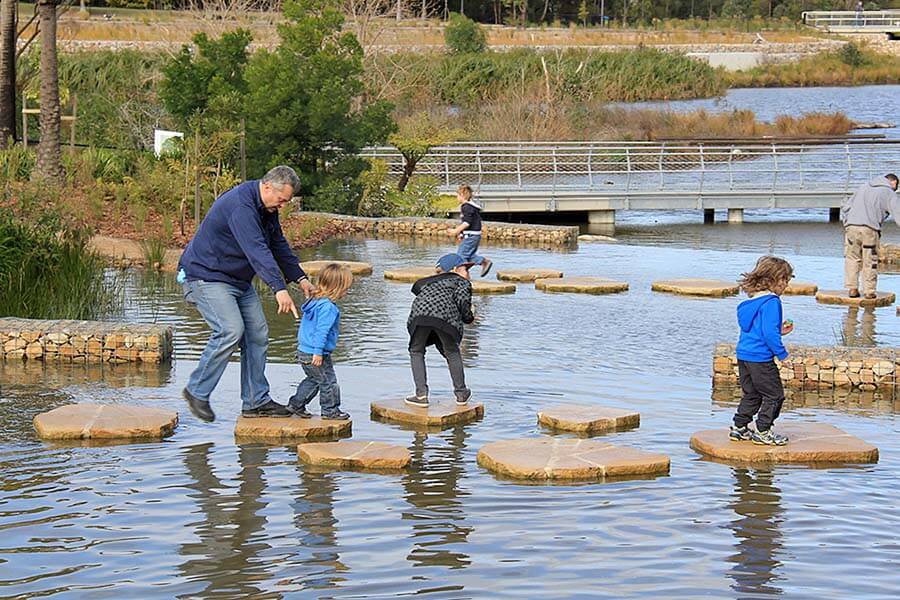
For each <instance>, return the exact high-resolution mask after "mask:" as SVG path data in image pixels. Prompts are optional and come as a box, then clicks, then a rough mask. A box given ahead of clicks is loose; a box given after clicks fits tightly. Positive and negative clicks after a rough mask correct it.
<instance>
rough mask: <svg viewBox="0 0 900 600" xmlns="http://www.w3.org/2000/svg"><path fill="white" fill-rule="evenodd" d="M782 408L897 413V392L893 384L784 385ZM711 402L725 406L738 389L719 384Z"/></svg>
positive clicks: (738, 396) (736, 399)
mask: <svg viewBox="0 0 900 600" xmlns="http://www.w3.org/2000/svg"><path fill="white" fill-rule="evenodd" d="M784 398H785V400H784V410H797V409H803V408H825V409H831V410H837V411H841V412H845V413H851V414H871V413H888V414H889V413H900V395H898V394H896V393H895V391H894V388H893V387H887V388H882V389H878V390H871V391H868V390H859V389H850V388H833V389H822V390H798V389H794V388H785V390H784ZM712 400H713V403H715V404H718V405H720V406H726V407H729V408H733V407H736V406H737V405H738V403H739V402H740V400H741V389H740V388H739V387H734V386H719V387H717V388H715V389H714V390H713V392H712Z"/></svg>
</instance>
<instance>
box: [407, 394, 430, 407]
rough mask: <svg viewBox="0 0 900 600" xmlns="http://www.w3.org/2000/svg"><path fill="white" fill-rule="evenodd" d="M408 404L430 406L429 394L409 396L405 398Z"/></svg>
mask: <svg viewBox="0 0 900 600" xmlns="http://www.w3.org/2000/svg"><path fill="white" fill-rule="evenodd" d="M404 402H406V403H407V404H410V405H412V406H419V407H422V408H428V395H427V394H426V395H424V396H419V395H418V394H415V395H412V396H407V397H406V399H405V400H404Z"/></svg>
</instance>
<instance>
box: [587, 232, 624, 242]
mask: <svg viewBox="0 0 900 600" xmlns="http://www.w3.org/2000/svg"><path fill="white" fill-rule="evenodd" d="M578 241H579V242H602V243H604V244H618V243H619V240H617V239H616V238H614V237H610V236H608V235H594V234H590V233H584V234H582V235H579V236H578Z"/></svg>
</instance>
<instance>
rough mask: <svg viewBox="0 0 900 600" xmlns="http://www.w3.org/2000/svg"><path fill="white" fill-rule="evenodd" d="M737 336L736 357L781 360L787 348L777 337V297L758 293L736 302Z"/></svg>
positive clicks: (778, 331)
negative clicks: (738, 333) (738, 330)
mask: <svg viewBox="0 0 900 600" xmlns="http://www.w3.org/2000/svg"><path fill="white" fill-rule="evenodd" d="M737 316H738V325H740V326H741V337H740V338H739V339H738V343H737V357H738V360H745V361H747V362H769V361H770V360H772V357H774V356H777V357H778V360H784V359H786V358H787V356H788V351H787V349H786V348H785V347H784V344H783V343H782V341H781V324H782V321H781V298H779V297H778V296H776V295H775V294H772V293H768V294H762V295H759V296H757V297H755V298H751V299H750V300H745V301H744V302H741V303H740V304H739V305H738V309H737Z"/></svg>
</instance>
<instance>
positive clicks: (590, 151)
mask: <svg viewBox="0 0 900 600" xmlns="http://www.w3.org/2000/svg"><path fill="white" fill-rule="evenodd" d="M593 158H594V144H591V145H590V146H588V157H587V172H588V188H589V189H594V170H593V169H592V168H591V160H592V159H593Z"/></svg>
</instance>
